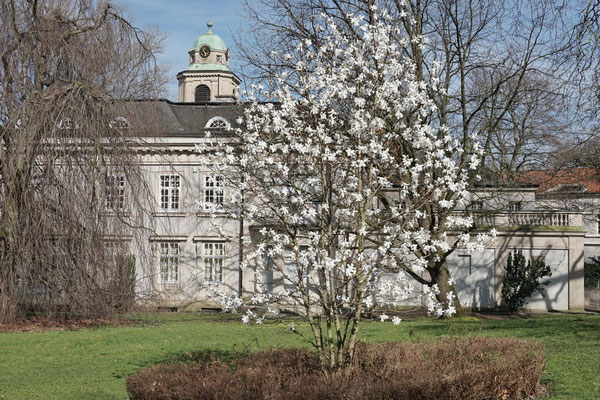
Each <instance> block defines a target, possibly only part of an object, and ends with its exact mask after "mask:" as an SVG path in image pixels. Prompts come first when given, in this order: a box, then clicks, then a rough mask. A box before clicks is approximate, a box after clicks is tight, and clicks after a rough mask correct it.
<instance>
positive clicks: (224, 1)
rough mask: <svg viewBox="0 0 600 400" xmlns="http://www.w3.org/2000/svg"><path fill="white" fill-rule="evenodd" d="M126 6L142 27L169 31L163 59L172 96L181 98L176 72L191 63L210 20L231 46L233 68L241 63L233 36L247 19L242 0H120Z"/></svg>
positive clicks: (134, 19)
mask: <svg viewBox="0 0 600 400" xmlns="http://www.w3.org/2000/svg"><path fill="white" fill-rule="evenodd" d="M115 3H117V4H119V5H120V6H124V7H125V8H126V9H127V14H128V16H129V18H130V19H133V21H134V24H135V25H136V26H137V27H139V28H142V29H146V28H148V27H158V29H159V30H160V31H161V32H163V33H165V34H167V39H166V41H165V43H164V53H163V54H161V55H159V62H161V63H163V64H167V65H168V67H169V78H170V79H169V86H168V90H169V95H168V96H167V97H168V99H169V100H173V101H177V79H176V78H175V75H176V74H177V73H178V72H180V71H183V70H184V69H185V68H186V67H187V65H188V57H189V56H188V53H187V52H188V50H190V49H191V47H192V43H193V42H194V39H196V37H197V36H199V35H201V34H203V33H206V31H207V30H208V28H207V27H206V23H207V22H208V21H212V22H213V23H214V26H213V29H212V30H213V33H216V34H217V35H219V36H220V37H221V38H222V39H223V40H224V41H225V44H226V45H227V47H229V48H230V50H231V53H232V54H231V68H232V70H233V71H234V72H235V71H236V70H238V68H236V67H237V66H238V65H239V64H238V62H239V59H237V60H236V54H237V51H236V48H235V44H234V40H233V37H234V35H235V33H236V32H238V31H239V30H240V29H241V28H243V26H244V25H245V24H247V21H246V20H245V19H244V18H243V17H242V11H243V10H242V0H116V1H115Z"/></svg>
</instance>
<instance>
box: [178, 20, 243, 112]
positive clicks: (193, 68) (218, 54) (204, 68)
mask: <svg viewBox="0 0 600 400" xmlns="http://www.w3.org/2000/svg"><path fill="white" fill-rule="evenodd" d="M206 25H207V26H208V32H206V33H205V34H203V35H200V36H198V38H196V40H195V41H194V45H193V47H192V49H191V50H190V51H189V52H188V54H189V55H190V65H188V67H187V68H186V69H185V71H181V72H180V73H178V74H177V80H178V81H179V95H178V100H179V101H180V102H182V103H200V104H206V103H235V102H237V100H238V90H239V85H240V83H241V82H242V81H241V79H240V78H238V76H237V75H236V74H234V73H233V72H231V70H230V69H229V57H230V52H229V49H228V48H227V46H225V42H223V39H221V38H220V37H219V36H217V35H215V34H214V33H213V32H212V26H213V23H212V22H208V23H207V24H206Z"/></svg>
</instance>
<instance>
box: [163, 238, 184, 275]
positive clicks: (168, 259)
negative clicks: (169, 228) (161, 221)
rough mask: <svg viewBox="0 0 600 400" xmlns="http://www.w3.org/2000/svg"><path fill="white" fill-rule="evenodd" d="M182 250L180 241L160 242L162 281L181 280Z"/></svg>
mask: <svg viewBox="0 0 600 400" xmlns="http://www.w3.org/2000/svg"><path fill="white" fill-rule="evenodd" d="M179 262H180V251H179V243H178V242H160V243H159V266H160V274H159V276H160V281H161V282H162V283H176V282H179Z"/></svg>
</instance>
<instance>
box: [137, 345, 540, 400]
mask: <svg viewBox="0 0 600 400" xmlns="http://www.w3.org/2000/svg"><path fill="white" fill-rule="evenodd" d="M544 355H545V352H544V348H543V346H542V345H541V344H540V343H539V342H537V341H529V340H520V339H505V338H450V339H442V340H438V341H435V342H428V343H419V344H415V343H384V344H362V345H360V346H359V348H358V351H357V355H356V358H355V361H354V363H353V364H352V366H351V367H350V368H348V369H347V370H344V371H341V372H338V373H335V374H323V373H321V372H320V371H319V369H318V368H319V363H318V360H317V359H316V357H315V356H314V355H313V354H312V353H311V352H310V351H309V350H305V349H272V350H269V351H266V352H263V353H256V354H251V355H248V356H245V357H241V358H238V359H236V360H234V361H232V362H227V363H226V362H223V361H220V360H218V359H216V358H213V359H212V360H209V361H207V362H204V363H196V362H193V363H182V362H172V363H166V364H160V365H156V366H153V367H150V368H147V369H144V370H142V371H140V372H139V373H137V374H136V375H134V376H131V377H130V378H129V379H128V381H127V390H128V391H129V393H130V395H131V398H132V399H136V400H151V399H167V400H192V399H194V400H201V399H261V400H267V399H289V400H295V399H298V400H300V399H332V400H333V399H348V400H354V399H356V400H359V399H360V400H363V399H366V400H369V399H407V400H408V399H425V400H427V399H449V400H452V399H457V400H458V399H460V400H470V399H473V400H475V399H477V400H484V399H528V398H531V397H534V396H536V395H537V394H538V393H539V389H540V385H539V380H540V377H541V375H542V373H543V372H544V369H545V365H546V363H545V361H544Z"/></svg>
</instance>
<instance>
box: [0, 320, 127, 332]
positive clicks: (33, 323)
mask: <svg viewBox="0 0 600 400" xmlns="http://www.w3.org/2000/svg"><path fill="white" fill-rule="evenodd" d="M131 324H132V322H131V321H126V320H121V319H105V318H100V319H53V318H41V317H33V318H20V319H17V320H15V321H11V322H0V332H1V333H7V332H44V331H73V330H78V329H89V328H98V327H103V326H122V325H131Z"/></svg>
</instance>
